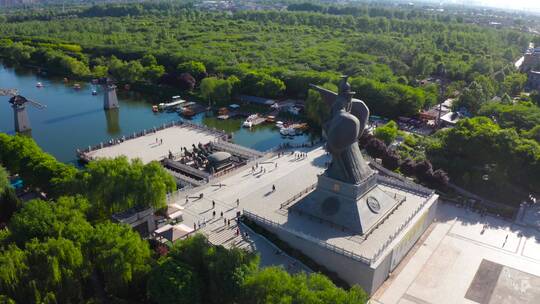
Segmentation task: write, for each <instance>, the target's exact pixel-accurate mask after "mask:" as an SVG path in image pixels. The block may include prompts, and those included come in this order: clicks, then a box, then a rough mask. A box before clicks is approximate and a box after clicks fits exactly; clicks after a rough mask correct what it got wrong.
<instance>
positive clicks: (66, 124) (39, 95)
mask: <svg viewBox="0 0 540 304" xmlns="http://www.w3.org/2000/svg"><path fill="white" fill-rule="evenodd" d="M37 82H41V83H42V84H43V85H44V87H43V88H37V87H36V83H37ZM73 84H74V82H68V83H64V81H63V80H62V78H44V77H42V76H40V75H37V74H35V73H33V72H32V71H29V70H28V69H24V68H16V69H14V68H7V67H5V66H2V65H0V87H2V88H17V89H18V90H19V92H20V94H21V95H23V96H25V97H28V98H31V99H33V100H36V101H38V102H40V103H43V104H45V105H47V108H45V109H43V110H38V109H36V108H33V107H28V115H29V118H30V123H31V125H32V132H31V135H32V137H33V138H34V139H35V140H36V142H37V143H38V144H39V145H40V146H41V147H42V148H43V149H44V150H45V151H47V152H49V153H51V154H52V155H54V156H55V157H56V158H58V159H59V160H61V161H64V162H73V163H74V162H75V160H76V158H75V150H76V149H77V148H85V147H88V146H90V145H95V144H98V143H100V142H106V141H108V140H109V139H111V138H119V137H121V136H122V135H127V134H132V133H134V132H138V131H141V130H143V129H150V128H152V127H154V126H159V125H162V124H163V123H167V122H171V121H177V120H180V119H181V118H180V117H179V116H178V114H177V113H158V114H156V113H153V112H152V110H151V105H152V103H157V102H158V101H157V100H149V99H150V98H148V97H145V96H142V95H140V94H137V93H134V92H125V91H122V90H119V92H118V101H119V103H120V108H119V109H115V110H109V111H105V110H104V109H103V91H102V89H101V88H100V87H95V86H93V85H91V84H85V83H82V82H81V83H80V85H81V89H80V90H75V89H73ZM93 89H97V91H98V94H97V95H96V96H94V95H92V90H93ZM178 93H180V92H178ZM8 100H9V98H8V97H7V96H0V132H5V133H9V134H13V133H14V132H15V131H14V122H13V111H12V109H11V107H10V106H9V103H8V102H7V101H8ZM151 101H152V102H151ZM191 121H192V122H194V123H199V124H204V125H207V126H210V127H214V128H217V129H220V130H225V131H226V132H228V133H233V141H234V142H235V143H237V144H240V145H244V146H247V147H250V148H254V149H257V150H261V151H265V150H268V149H270V148H273V147H275V146H277V145H279V144H280V143H282V142H284V141H288V142H291V143H302V142H305V141H307V140H309V136H308V135H302V136H295V137H291V138H283V137H282V136H281V135H280V134H279V131H278V130H277V128H275V127H274V126H273V125H271V124H263V125H260V126H256V127H254V128H252V129H246V128H241V123H242V121H241V120H240V119H229V120H219V119H217V118H214V117H206V115H205V114H199V115H197V116H195V117H194V118H193V119H191Z"/></svg>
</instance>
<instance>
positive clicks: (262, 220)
mask: <svg viewBox="0 0 540 304" xmlns="http://www.w3.org/2000/svg"><path fill="white" fill-rule="evenodd" d="M243 214H244V215H245V216H246V217H247V218H249V219H251V220H252V221H255V222H260V223H263V224H266V225H269V226H271V227H274V228H277V229H280V230H282V231H286V232H288V233H291V234H293V235H295V236H296V237H298V238H301V239H304V240H306V241H309V242H311V243H314V244H316V245H318V246H320V247H323V248H326V249H329V250H330V251H332V252H335V253H337V254H340V255H343V256H346V257H348V258H351V259H353V260H356V261H360V262H362V263H364V264H367V265H370V264H371V262H372V259H369V258H367V257H364V256H362V255H359V254H357V253H354V252H352V251H349V250H347V249H344V248H341V247H337V246H335V245H332V244H329V243H327V242H322V241H321V240H318V239H316V238H314V237H312V236H310V235H307V234H305V233H303V232H299V231H295V230H292V229H290V228H288V229H284V228H282V227H281V225H280V224H278V223H276V222H274V221H271V220H269V219H266V218H264V217H260V216H258V215H256V214H253V213H251V212H249V211H245V210H244V211H243Z"/></svg>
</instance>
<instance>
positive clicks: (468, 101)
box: [452, 81, 487, 114]
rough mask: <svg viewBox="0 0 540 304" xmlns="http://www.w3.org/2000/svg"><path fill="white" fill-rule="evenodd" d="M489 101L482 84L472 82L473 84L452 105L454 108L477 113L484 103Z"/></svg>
mask: <svg viewBox="0 0 540 304" xmlns="http://www.w3.org/2000/svg"><path fill="white" fill-rule="evenodd" d="M486 101H487V95H486V93H485V92H484V89H483V88H482V86H480V85H479V84H478V83H477V82H474V81H473V82H472V83H471V85H470V86H469V87H467V88H465V89H464V90H463V92H462V93H461V95H460V96H459V98H458V100H456V102H455V103H454V104H453V105H452V107H453V108H454V110H460V109H462V108H464V109H466V110H467V111H469V112H470V113H472V114H476V113H477V112H478V110H479V109H480V107H481V106H482V104H483V103H485V102H486Z"/></svg>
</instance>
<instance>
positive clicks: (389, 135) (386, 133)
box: [374, 120, 398, 145]
mask: <svg viewBox="0 0 540 304" xmlns="http://www.w3.org/2000/svg"><path fill="white" fill-rule="evenodd" d="M374 134H375V137H377V138H378V139H380V140H382V141H383V142H384V143H385V144H387V145H390V144H391V143H392V142H393V141H394V140H395V139H396V137H397V135H398V125H397V123H396V122H395V121H393V120H391V121H389V122H388V123H386V124H385V125H383V126H380V127H377V128H376V129H375V133H374Z"/></svg>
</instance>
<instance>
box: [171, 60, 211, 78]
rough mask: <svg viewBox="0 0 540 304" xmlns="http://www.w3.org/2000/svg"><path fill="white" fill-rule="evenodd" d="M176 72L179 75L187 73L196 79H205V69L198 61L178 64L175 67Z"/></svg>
mask: <svg viewBox="0 0 540 304" xmlns="http://www.w3.org/2000/svg"><path fill="white" fill-rule="evenodd" d="M176 69H177V70H179V71H180V72H181V73H189V74H190V75H192V76H193V77H195V78H196V79H202V78H204V77H206V75H207V74H206V67H205V66H204V63H202V62H200V61H187V62H184V63H180V64H179V65H178V66H177V67H176Z"/></svg>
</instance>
